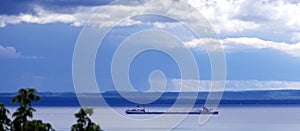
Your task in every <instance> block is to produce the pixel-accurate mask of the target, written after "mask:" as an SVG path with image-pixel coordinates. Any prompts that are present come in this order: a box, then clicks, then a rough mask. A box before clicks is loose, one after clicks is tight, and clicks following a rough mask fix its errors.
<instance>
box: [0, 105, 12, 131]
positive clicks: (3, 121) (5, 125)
mask: <svg viewBox="0 0 300 131" xmlns="http://www.w3.org/2000/svg"><path fill="white" fill-rule="evenodd" d="M6 114H9V110H8V109H6V108H5V106H4V104H2V103H0V131H5V130H9V129H10V128H9V127H10V125H11V120H10V119H9V118H8V117H7V115H6Z"/></svg>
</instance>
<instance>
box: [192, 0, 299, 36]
mask: <svg viewBox="0 0 300 131" xmlns="http://www.w3.org/2000/svg"><path fill="white" fill-rule="evenodd" d="M187 1H188V3H190V4H191V5H192V6H193V7H195V8H197V9H198V10H199V11H200V12H201V13H202V14H203V15H204V16H205V17H206V18H207V19H208V20H209V22H210V23H211V24H212V25H213V27H214V28H215V30H216V31H217V32H218V33H222V32H223V33H226V32H229V33H234V32H242V31H247V30H252V31H253V30H254V31H257V30H260V31H267V32H273V33H276V32H289V31H299V30H300V13H299V9H300V4H299V3H295V2H288V1H283V0H274V1H268V0H235V1H231V0H230V1H229V0H209V1H207V0H187Z"/></svg>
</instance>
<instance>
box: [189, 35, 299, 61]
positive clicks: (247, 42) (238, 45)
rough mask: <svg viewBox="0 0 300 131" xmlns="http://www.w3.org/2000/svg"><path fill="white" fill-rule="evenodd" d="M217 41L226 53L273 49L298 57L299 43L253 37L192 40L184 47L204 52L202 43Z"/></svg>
mask: <svg viewBox="0 0 300 131" xmlns="http://www.w3.org/2000/svg"><path fill="white" fill-rule="evenodd" d="M217 41H219V42H220V43H221V44H222V45H221V46H222V47H223V48H224V50H225V52H227V53H231V52H239V51H244V50H248V49H274V50H278V51H281V52H284V53H286V54H288V55H290V56H293V57H300V42H298V43H294V44H288V43H285V42H274V41H268V40H262V39H259V38H255V37H239V38H226V39H221V40H215V39H206V38H202V39H194V40H192V41H188V42H186V43H185V46H186V47H188V48H193V49H197V50H204V48H203V45H202V43H206V44H209V43H212V42H217Z"/></svg>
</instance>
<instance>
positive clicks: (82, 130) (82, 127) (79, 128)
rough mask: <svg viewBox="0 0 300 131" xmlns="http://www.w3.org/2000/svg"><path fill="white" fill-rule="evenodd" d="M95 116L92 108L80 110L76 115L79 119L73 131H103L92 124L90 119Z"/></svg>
mask: <svg viewBox="0 0 300 131" xmlns="http://www.w3.org/2000/svg"><path fill="white" fill-rule="evenodd" d="M92 114H93V109H91V108H80V110H79V112H78V113H76V114H75V117H76V118H77V123H76V124H74V125H72V129H71V130H72V131H101V128H100V126H99V125H97V124H95V123H94V122H92V120H91V119H90V118H89V117H88V116H91V115H92Z"/></svg>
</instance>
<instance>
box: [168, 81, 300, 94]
mask: <svg viewBox="0 0 300 131" xmlns="http://www.w3.org/2000/svg"><path fill="white" fill-rule="evenodd" d="M211 82H217V81H209V80H180V79H172V80H171V82H169V90H168V91H186V92H189V91H198V89H197V85H199V91H209V90H210V87H211ZM224 90H225V91H247V90H300V82H297V81H258V80H227V81H226V84H225V89H224Z"/></svg>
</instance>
